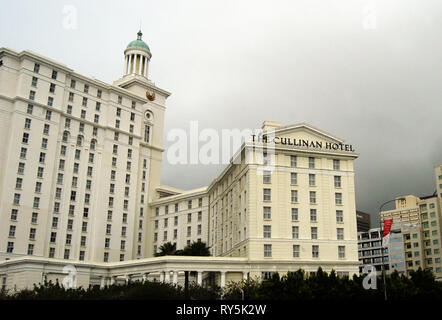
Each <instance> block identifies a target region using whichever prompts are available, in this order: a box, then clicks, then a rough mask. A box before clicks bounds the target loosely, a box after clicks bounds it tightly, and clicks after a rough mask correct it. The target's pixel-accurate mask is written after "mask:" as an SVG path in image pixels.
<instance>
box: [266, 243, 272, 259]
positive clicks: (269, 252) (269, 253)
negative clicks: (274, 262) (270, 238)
mask: <svg viewBox="0 0 442 320" xmlns="http://www.w3.org/2000/svg"><path fill="white" fill-rule="evenodd" d="M264 257H265V258H271V257H272V245H271V244H265V245H264Z"/></svg>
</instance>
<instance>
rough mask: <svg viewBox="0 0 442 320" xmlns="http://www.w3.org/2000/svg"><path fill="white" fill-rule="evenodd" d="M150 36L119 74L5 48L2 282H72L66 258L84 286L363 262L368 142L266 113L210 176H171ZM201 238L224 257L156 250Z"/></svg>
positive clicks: (341, 269)
mask: <svg viewBox="0 0 442 320" xmlns="http://www.w3.org/2000/svg"><path fill="white" fill-rule="evenodd" d="M141 36H142V34H141V32H139V33H138V37H137V40H134V41H132V42H131V43H130V44H129V45H128V47H127V48H126V50H125V51H124V54H125V64H124V74H123V76H122V77H121V78H120V79H119V80H117V81H115V82H114V83H113V84H106V83H104V82H101V81H98V80H96V79H92V78H88V77H85V76H83V75H81V74H78V73H76V72H74V71H73V70H72V69H70V68H68V67H67V66H65V65H63V64H61V63H58V62H56V61H53V60H50V59H48V58H46V57H43V56H40V55H38V54H36V53H33V52H30V51H23V52H15V51H13V50H10V49H6V48H1V49H0V131H1V132H0V133H1V135H2V136H3V139H4V140H3V143H2V152H1V154H0V279H1V285H2V288H5V289H21V288H23V287H29V286H31V285H32V284H33V283H38V282H42V281H43V280H45V279H46V280H55V279H60V280H62V279H63V278H64V277H65V276H66V272H67V271H66V269H65V270H63V269H64V268H65V266H66V265H73V266H75V268H76V270H77V273H78V275H77V281H78V285H79V286H80V285H81V286H88V285H90V284H91V285H95V284H97V285H105V284H110V283H114V282H118V281H123V280H122V279H125V280H126V281H127V280H128V279H147V278H158V277H159V278H160V280H162V281H171V282H174V283H176V282H179V281H180V279H181V276H182V273H183V271H196V278H195V280H196V281H197V282H198V283H203V281H205V280H206V279H209V276H210V277H211V279H215V280H216V281H217V283H218V284H220V285H221V286H224V285H225V283H226V281H229V280H240V279H243V278H247V277H253V276H267V275H268V274H269V273H270V272H281V273H285V272H288V271H296V270H298V269H299V268H302V269H304V270H306V271H308V272H314V271H316V270H317V268H318V267H319V266H321V267H323V269H325V270H328V271H330V270H331V269H334V270H336V271H337V272H338V273H340V274H349V275H352V274H354V273H356V274H357V273H358V265H359V262H358V247H357V230H356V209H355V190H354V166H353V161H354V160H355V159H356V158H357V156H358V154H357V153H355V152H354V150H353V148H352V147H351V146H350V145H346V144H344V141H343V140H342V139H340V138H337V137H335V136H333V135H331V134H329V133H326V132H324V131H322V130H320V129H317V128H315V127H313V126H310V125H308V124H305V123H301V124H296V125H289V126H281V125H280V124H279V123H277V122H269V121H265V122H264V124H263V127H262V129H263V136H264V137H267V138H268V140H267V142H265V141H264V142H262V138H263V136H261V137H260V140H261V141H260V142H258V141H252V140H250V141H246V142H245V143H243V144H242V146H241V148H240V150H238V152H237V153H236V154H235V156H234V157H233V158H232V160H231V163H230V164H229V165H228V166H227V167H226V168H225V170H224V171H223V172H222V173H221V175H220V176H218V177H217V178H216V179H215V180H213V182H212V183H211V184H210V185H209V186H208V187H203V188H199V189H195V190H190V191H183V190H179V189H176V188H173V187H168V186H164V185H161V183H160V179H161V176H160V173H161V162H162V153H163V151H164V149H163V126H164V113H165V111H166V99H167V97H168V96H169V95H170V93H169V92H167V91H165V90H163V89H161V88H159V87H157V86H156V85H155V83H154V82H152V81H151V80H150V79H149V76H148V71H149V63H150V59H151V52H150V49H149V47H148V46H147V45H146V44H145V43H144V42H143V41H142V39H141ZM272 137H274V138H272ZM256 138H257V139H258V137H256ZM264 139H265V138H264ZM271 142H274V143H271ZM199 240H200V241H204V242H206V243H208V246H209V247H210V249H211V252H212V255H213V256H212V257H177V256H174V257H154V253H155V251H157V250H158V249H159V247H160V246H161V245H162V244H164V243H166V242H172V243H176V244H177V248H178V249H181V248H183V247H184V246H186V245H188V244H190V243H191V242H192V241H199Z"/></svg>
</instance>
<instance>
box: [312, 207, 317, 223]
mask: <svg viewBox="0 0 442 320" xmlns="http://www.w3.org/2000/svg"><path fill="white" fill-rule="evenodd" d="M317 218H318V217H317V215H316V209H310V221H312V222H315V221H317Z"/></svg>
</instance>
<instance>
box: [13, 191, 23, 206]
mask: <svg viewBox="0 0 442 320" xmlns="http://www.w3.org/2000/svg"><path fill="white" fill-rule="evenodd" d="M20 197H21V195H20V194H19V193H14V204H15V205H17V206H18V205H20Z"/></svg>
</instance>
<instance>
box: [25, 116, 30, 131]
mask: <svg viewBox="0 0 442 320" xmlns="http://www.w3.org/2000/svg"><path fill="white" fill-rule="evenodd" d="M25 129H31V119H29V118H26V119H25Z"/></svg>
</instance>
